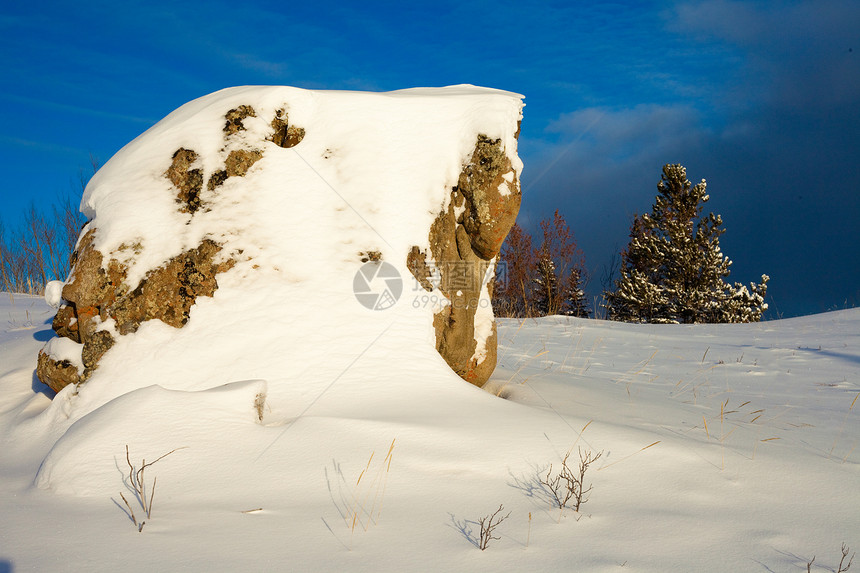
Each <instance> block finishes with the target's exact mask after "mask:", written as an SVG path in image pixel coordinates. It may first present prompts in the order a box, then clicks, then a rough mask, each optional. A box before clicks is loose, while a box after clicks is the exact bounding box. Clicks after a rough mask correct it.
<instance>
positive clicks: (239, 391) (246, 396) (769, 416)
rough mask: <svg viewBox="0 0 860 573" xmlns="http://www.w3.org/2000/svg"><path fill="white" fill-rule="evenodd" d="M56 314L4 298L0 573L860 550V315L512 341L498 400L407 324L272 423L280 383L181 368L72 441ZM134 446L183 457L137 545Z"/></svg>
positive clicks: (345, 361)
mask: <svg viewBox="0 0 860 573" xmlns="http://www.w3.org/2000/svg"><path fill="white" fill-rule="evenodd" d="M260 301H261V302H260V304H273V305H274V304H277V301H276V300H274V301H269V300H268V299H266V298H265V297H261V298H260ZM218 303H219V299H218V294H217V293H216V296H215V298H214V299H213V300H212V301H208V299H207V301H206V302H205V304H218ZM53 312H54V311H53V309H51V308H50V307H48V306H47V305H46V304H45V303H44V302H43V301H42V300H41V299H39V298H33V297H27V296H21V295H8V294H5V293H3V294H2V298H0V442H2V443H0V572H4V573H5V572H7V571H15V572H19V571H88V572H89V571H111V572H112V571H119V570H122V571H206V572H212V571H334V570H349V571H374V572H379V571H392V572H393V571H398V572H399V571H618V570H620V571H628V570H629V571H655V572H656V571H659V572H666V571H684V572H686V571H805V570H806V567H807V562H809V561H810V560H811V559H812V558H813V556H815V562H814V564H813V566H812V570H813V571H827V570H830V571H834V570H835V569H836V567H837V564H838V562H839V558H840V557H841V552H840V547H841V544H842V543H843V542H845V543H847V544H848V545H849V546H851V547H852V548H853V550H856V549H858V548H860V511H858V509H860V450H858V448H857V445H858V440H860V398H858V396H860V376H858V374H860V309H852V310H844V311H839V312H833V313H827V314H821V315H816V316H810V317H803V318H795V319H788V320H781V321H774V322H764V323H759V324H749V325H707V326H700V325H697V326H674V325H661V326H652V325H629V324H620V323H610V322H602V321H595V320H579V319H568V318H560V317H550V318H545V319H540V320H526V321H516V320H502V321H500V326H499V343H500V349H499V359H500V363H499V367H498V368H497V370H496V372H495V374H494V376H493V377H492V379H491V381H490V382H489V383H488V385H487V386H486V387H485V389H484V390H479V389H476V388H474V387H472V386H470V385H469V384H468V383H466V382H462V381H460V380H459V379H458V378H457V377H456V376H454V375H453V374H452V373H450V372H445V370H444V369H443V368H441V367H437V366H439V364H437V362H434V360H435V359H434V358H432V356H433V352H428V353H426V355H425V353H419V354H416V355H415V356H412V357H411V358H410V359H409V360H406V361H404V360H402V359H400V360H399V356H402V352H400V350H401V349H402V348H403V344H405V343H408V344H420V341H417V340H412V339H409V337H408V336H406V335H407V334H408V333H409V332H411V330H410V329H409V328H407V327H406V326H401V322H402V321H400V322H399V321H398V320H397V319H396V317H397V316H400V315H392V316H393V317H395V318H393V319H392V322H391V323H390V324H389V326H388V327H385V328H384V329H383V328H382V326H384V321H382V322H379V324H380V325H381V327H380V328H379V329H378V330H379V332H380V334H379V335H378V336H377V338H375V339H374V340H373V341H372V343H371V344H370V345H369V346H367V347H363V348H359V349H358V350H355V349H351V348H350V349H348V351H345V352H343V353H340V354H339V353H337V352H334V353H333V354H332V356H331V358H330V362H329V363H328V364H326V365H324V366H325V368H320V370H319V372H320V377H321V378H324V379H320V380H319V381H318V384H316V385H314V386H312V387H311V390H312V392H311V390H308V389H294V390H289V389H288V390H283V389H282V390H280V391H279V395H278V400H279V401H278V402H276V403H275V404H274V406H273V405H271V404H263V405H262V407H263V412H262V414H263V419H262V421H261V420H260V419H259V418H258V415H257V414H258V412H257V410H256V409H255V400H256V397H257V395H258V394H261V393H262V392H263V391H264V389H265V387H266V381H261V380H255V379H254V378H253V376H250V377H246V378H244V379H243V378H237V379H235V380H234V381H233V383H231V384H229V385H227V386H223V385H221V383H220V382H219V383H218V384H215V385H214V386H217V387H215V388H211V389H207V390H201V391H199V392H193V391H179V390H175V389H174V390H166V389H164V388H163V387H170V386H176V384H175V381H174V382H171V380H170V377H171V376H172V377H179V376H182V375H183V373H182V372H172V373H171V372H170V371H169V369H162V370H161V372H160V377H158V378H155V379H152V380H151V383H152V384H153V386H149V387H144V388H141V389H136V390H133V391H131V392H128V393H125V394H123V395H120V396H118V397H117V398H116V399H114V400H112V401H109V402H108V403H106V404H105V405H103V406H101V407H98V408H96V409H95V410H94V411H92V412H90V413H89V414H88V415H86V416H83V417H80V416H74V419H75V420H77V421H76V422H75V423H73V424H71V425H68V424H63V419H62V416H61V415H59V414H58V412H61V411H62V407H61V405H59V404H54V405H53V406H52V405H51V398H52V395H51V394H52V393H51V392H50V391H49V390H47V389H46V387H44V386H43V385H42V384H41V383H39V382H38V380H36V379H35V376H34V369H35V365H36V355H37V353H38V351H39V349H40V348H41V347H42V346H43V344H44V342H45V341H46V340H47V339H49V338H50V337H52V336H53V334H52V332H51V330H50V320H51V318H52V316H53ZM261 312H262V311H261ZM192 323H193V315H192V321H191V323H189V325H190V324H192ZM374 324H376V323H374ZM273 328H277V326H276V325H274V326H273ZM311 334H312V333H311ZM404 337H405V338H404ZM204 340H205V339H204ZM428 347H429V348H430V350H431V351H432V345H430V344H429V343H428ZM167 354H169V353H167ZM410 360H411V362H410ZM404 362H405V363H404ZM438 362H439V363H441V359H439V360H438ZM441 365H442V366H444V363H441ZM316 366H317V365H315V364H308V365H306V367H307V370H308V371H310V372H312V371H313V368H315V367H316ZM296 370H297V369H296V368H295V367H291V368H290V371H296ZM129 374H130V375H133V374H134V373H133V372H130V373H129ZM389 389H390V391H388V390H389ZM290 392H296V401H297V403H298V404H301V407H300V408H299V409H297V410H296V411H290V410H289V406H288V405H289V403H290V399H291V398H290V396H291V394H290ZM308 392H311V394H313V395H310V394H308ZM305 394H308V395H305ZM278 409H279V411H273V410H278ZM126 445H127V446H128V447H129V450H130V452H131V457H132V461H133V462H134V463H136V464H138V465H139V462H140V459H141V458H146V460H148V461H152V460H154V459H156V458H157V457H158V456H160V455H162V454H165V453H167V452H169V451H171V450H173V449H175V448H182V449H178V450H176V451H175V452H173V453H172V454H170V455H169V456H167V457H165V458H163V459H162V460H160V461H158V462H157V463H156V464H155V465H153V466H151V467H149V468H148V469H147V471H146V473H145V481H146V482H147V483H150V482H151V480H152V479H153V478H156V477H157V478H158V481H157V488H156V490H155V496H154V502H153V509H152V515H151V517H150V518H148V519H146V520H145V521H146V524H145V526H144V528H143V530H142V531H141V532H138V530H137V528H136V527H134V525H133V524H132V522H131V520H130V519H129V517H128V516H127V514H126V511H127V510H126V509H125V505H124V503H123V501H122V499H121V497H120V493H123V494H124V495H125V497H126V498H127V499H128V500H129V501H130V502H132V507H133V508H134V509H135V511H136V513H137V516H136V517H138V518H140V517H141V516H140V513H141V510H140V508H139V506H138V505H137V504H136V501H135V500H134V498H133V496H132V493H131V491H130V489H129V488H128V484H127V474H128V466H127V464H126V459H125V446H126ZM579 447H582V448H583V449H584V450H590V451H592V452H594V453H597V452H603V454H602V457H601V458H600V459H599V460H598V461H597V462H596V463H595V464H594V465H592V467H591V468H590V469H589V470H588V472H587V473H586V476H585V481H586V483H587V484H592V485H593V490H592V491H591V493H590V498H589V499H588V501H587V502H586V503H585V504H583V505H582V507H581V511H580V512H579V513H576V512H574V511H573V510H571V509H567V510H566V511H564V512H563V513H561V512H560V511H559V510H558V509H557V508H554V507H553V505H552V503H551V501H550V497H549V493H548V491H547V489H546V488H545V487H543V486H541V484H540V480H541V476H542V475H545V474H546V471H547V468H548V466H549V464H553V468H554V469H556V468H558V466H559V464H560V461H561V457H562V456H563V455H564V454H565V452H566V451H568V450H569V449H571V448H573V455H572V458H576V457H577V449H578V448H579ZM124 480H125V481H124ZM500 504H502V505H504V512H503V513H504V514H507V513H508V512H510V516H509V517H508V519H507V520H505V521H504V522H502V523H501V524H500V525H499V526H498V527H497V528H496V529H495V532H494V533H495V534H496V535H497V536H498V537H499V538H500V539H498V540H493V541H491V542H490V544H489V547H488V548H487V549H486V550H485V551H480V550H479V549H478V548H477V547H476V544H477V543H478V535H479V525H478V524H477V521H478V520H479V518H481V517H483V516H486V515H488V514H490V513H492V512H493V511H495V510H496V509H497V508H498V507H499V505H500ZM356 515H357V517H354V516H356ZM846 561H847V560H846ZM856 567H858V564H856V563H855V564H854V568H856Z"/></svg>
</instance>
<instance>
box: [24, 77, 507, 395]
mask: <svg viewBox="0 0 860 573" xmlns="http://www.w3.org/2000/svg"><path fill="white" fill-rule="evenodd" d="M520 99H521V96H517V95H516V94H509V93H506V92H499V91H496V90H487V89H484V88H475V87H472V86H456V87H452V88H439V89H425V90H404V91H401V92H391V93H388V94H359V93H337V92H308V91H305V90H298V89H295V88H233V89H230V90H223V91H222V92H218V93H216V94H212V95H210V96H207V97H205V98H201V99H200V100H195V101H194V102H191V103H189V104H187V105H186V106H183V108H180V109H179V110H177V111H176V112H174V113H173V114H171V115H170V116H168V117H167V118H165V119H164V120H162V122H159V124H157V125H156V126H154V127H153V128H151V129H150V130H149V131H148V132H146V133H144V134H143V135H142V136H140V137H139V138H138V139H137V140H135V141H134V142H132V143H131V144H129V145H128V146H126V148H124V149H123V150H121V151H120V152H119V153H118V154H117V155H116V156H115V157H114V158H113V159H112V160H111V161H110V162H108V164H107V165H106V166H105V167H104V168H103V169H102V170H101V171H100V172H99V173H98V174H96V176H95V177H94V178H93V180H92V181H91V183H90V185H89V186H88V187H87V191H86V193H85V196H84V200H83V203H82V208H83V210H84V212H85V214H86V215H87V216H88V217H89V218H90V222H89V223H88V224H87V225H86V226H85V227H84V230H83V231H82V233H81V237H80V239H79V241H78V245H77V248H76V250H75V253H74V256H73V265H72V271H71V273H70V276H69V278H68V280H67V281H66V282H65V284H64V285H62V289H61V293H62V294H61V300H57V301H56V302H57V303H58V304H59V305H60V306H59V308H58V311H57V314H56V317H55V318H54V321H53V329H54V331H55V332H56V334H57V338H55V339H52V340H50V341H49V342H48V343H47V344H46V346H45V348H44V349H43V350H42V351H41V352H40V354H39V358H38V367H37V375H38V377H39V379H40V380H42V381H43V382H44V383H45V384H47V385H48V386H50V387H51V388H52V389H54V390H55V391H58V392H59V391H61V390H62V389H63V388H65V387H66V386H70V385H71V386H74V388H75V395H77V390H78V389H79V388H82V387H83V385H84V383H85V382H86V383H87V384H86V385H87V386H89V385H90V384H92V383H94V382H93V380H94V379H95V378H96V377H98V376H99V367H100V365H101V364H102V362H103V360H104V359H105V358H106V357H108V356H112V355H113V354H114V353H116V352H120V354H117V355H116V361H117V362H118V363H119V362H122V361H123V360H126V361H127V358H123V357H127V356H135V357H136V358H135V360H136V361H137V366H138V367H139V368H140V369H143V370H146V369H147V368H150V367H152V372H153V375H154V373H155V372H164V371H165V368H163V367H159V368H155V367H154V365H156V364H157V363H158V361H159V360H167V359H168V358H167V356H168V354H170V352H174V351H173V350H171V351H170V352H168V351H167V350H166V349H167V348H168V346H165V345H171V344H172V345H176V344H180V341H181V344H184V345H185V350H184V351H183V352H182V353H181V354H180V355H178V356H179V358H171V359H170V360H173V361H174V362H179V363H182V364H184V363H186V362H187V367H183V366H182V364H177V365H176V367H175V368H174V369H173V370H170V371H176V370H181V371H182V375H183V376H184V377H187V378H185V379H184V380H185V381H184V382H183V381H180V380H173V381H168V382H164V381H161V380H160V381H159V383H164V384H165V385H166V386H168V387H170V386H172V387H182V388H185V387H188V388H200V387H205V386H206V384H210V385H211V383H214V382H215V381H216V380H212V378H213V376H216V374H213V373H217V372H220V371H224V370H225V369H226V368H227V366H229V367H230V368H237V361H238V363H240V364H245V363H247V364H246V366H247V368H248V369H250V370H254V372H255V373H256V375H258V376H260V375H265V376H266V377H268V378H273V377H274V378H278V376H281V377H287V378H291V379H292V380H294V381H295V379H296V378H297V377H300V376H299V374H295V373H300V372H302V371H301V370H300V369H298V368H297V367H296V366H294V365H293V364H294V362H295V360H302V359H305V360H309V361H313V360H319V358H318V357H317V358H314V357H313V355H314V353H315V352H317V353H319V354H322V349H320V348H319V347H320V342H319V340H318V339H317V338H316V336H319V337H320V338H321V339H323V340H325V341H326V343H327V344H331V345H334V346H337V345H338V344H341V345H342V348H347V347H349V348H351V347H352V346H351V345H359V346H360V340H356V336H355V333H354V332H353V333H352V334H344V329H343V328H340V327H338V325H337V324H333V323H335V322H337V321H338V319H339V318H340V319H341V320H343V321H345V322H346V321H349V322H351V323H355V322H356V319H355V318H354V317H356V316H363V315H359V314H356V313H359V312H367V311H366V310H363V309H361V308H358V309H356V308H354V307H358V306H359V305H358V304H357V303H356V298H355V297H354V296H353V293H352V292H349V291H348V290H346V291H345V289H344V288H343V285H345V284H352V283H351V282H348V281H349V277H351V276H352V275H353V274H354V273H356V270H357V269H359V268H360V267H361V265H362V264H366V265H382V264H389V265H391V268H392V269H393V272H394V273H395V274H399V276H402V278H403V279H411V278H414V282H415V285H414V288H413V289H412V291H408V292H409V293H410V294H409V295H408V296H411V297H413V298H412V300H400V301H398V302H399V310H395V311H392V312H394V313H395V314H396V315H397V316H398V317H400V318H399V319H401V318H402V319H404V320H409V321H417V322H415V323H416V325H419V326H420V325H421V324H427V326H428V327H429V328H431V329H432V332H433V337H434V339H435V348H436V350H437V351H438V352H439V354H440V355H441V356H442V357H443V358H444V360H445V362H446V363H447V364H448V365H449V366H450V367H451V369H453V370H454V372H456V373H457V374H458V375H459V376H460V377H462V378H463V379H465V380H467V381H469V382H471V383H473V384H476V385H481V384H483V383H484V382H485V381H486V380H487V379H488V378H489V376H490V374H491V373H492V371H493V369H494V367H495V363H496V338H495V324H494V321H493V314H492V306H491V297H492V290H493V276H494V268H495V267H494V263H495V258H496V257H497V255H498V253H499V249H500V248H501V244H502V242H503V241H504V239H505V236H506V235H507V233H508V230H509V229H510V228H511V226H512V225H513V222H514V219H515V218H516V214H517V211H518V209H519V205H520V198H521V196H520V189H519V172H520V169H521V163H520V162H519V159H518V157H517V155H516V138H517V136H518V133H519V120H520V117H521V111H520V110H521V107H522V103H521V101H520ZM375 274H376V273H370V274H367V276H369V277H372V276H375ZM362 276H365V275H362ZM224 280H226V281H227V283H226V284H228V287H226V288H227V289H228V291H229V292H227V293H225V294H224V295H223V299H222V300H220V301H219V302H217V303H215V304H211V305H208V306H207V305H204V306H206V308H204V309H202V310H198V308H199V307H200V301H201V300H204V299H212V298H214V297H217V296H218V291H219V289H221V288H222V284H223V281H224ZM337 285H341V286H337ZM368 288H370V287H368ZM52 292H59V291H58V289H57V288H54V289H52ZM261 292H270V293H271V295H272V296H273V297H277V298H278V300H280V301H282V302H281V306H280V308H279V309H278V310H277V311H273V312H270V314H272V313H275V314H278V313H282V314H283V318H281V319H280V320H281V321H282V322H284V323H289V326H288V327H286V326H285V327H284V329H282V330H281V331H279V332H278V333H277V336H276V337H275V338H276V339H277V340H275V341H273V340H271V338H272V337H271V336H270V335H269V336H267V337H266V336H264V335H262V334H260V335H259V336H260V339H259V340H257V341H254V340H253V337H254V332H255V327H254V324H253V321H254V320H255V319H254V317H252V316H250V313H249V312H248V311H247V310H245V311H241V312H240V311H239V310H236V311H235V314H236V315H237V316H233V314H231V310H230V304H234V305H236V304H239V305H240V306H241V304H247V303H245V302H244V301H246V300H247V299H248V298H252V297H254V296H259V293H261ZM420 293H427V294H428V295H432V298H433V300H434V304H433V305H430V306H426V305H425V307H424V308H418V307H419V306H422V305H418V304H415V301H417V300H419V294H420ZM240 300H241V301H243V303H241V304H240V303H236V302H232V303H231V302H229V301H240ZM410 303H412V304H410ZM348 305H351V306H348ZM216 308H217V311H216V310H215V309H216ZM314 308H315V309H316V312H314ZM216 312H217V313H220V314H215V313H216ZM200 313H203V314H200ZM382 313H383V311H378V312H376V313H375V314H373V315H372V316H371V317H367V318H364V319H361V320H363V321H364V322H363V324H366V330H367V331H368V333H370V332H371V331H374V329H375V328H376V326H375V325H376V324H377V323H378V322H379V321H381V320H383V318H382V317H383V314H382ZM398 313H399V314H398ZM240 315H241V316H240ZM323 315H325V316H328V317H329V318H328V319H326V320H322V319H320V321H319V322H317V321H316V319H314V318H313V317H315V316H317V317H322V316H323ZM195 321H199V324H198V326H200V327H201V328H204V325H209V324H214V325H217V328H220V327H221V324H222V323H225V324H230V325H232V330H229V331H228V330H226V329H225V332H230V333H231V334H232V335H234V336H236V343H237V350H236V353H237V355H236V356H234V357H225V356H221V355H210V354H207V352H206V351H207V349H206V348H205V346H206V344H205V343H202V344H199V345H198V344H194V343H193V337H194V336H196V337H198V339H199V340H203V339H204V338H205V337H204V336H203V335H201V334H194V335H188V336H186V337H176V336H171V335H170V334H169V331H164V329H163V328H160V327H159V328H148V329H147V335H146V336H140V335H139V334H138V333H139V332H143V326H144V325H147V324H151V323H158V324H162V325H166V326H169V327H170V328H172V329H176V330H182V329H185V328H186V327H187V326H188V325H189V323H195ZM205 328H210V329H211V328H212V327H211V326H206V327H205ZM259 331H260V330H259V328H258V329H257V332H259ZM374 332H375V331H374ZM415 332H420V328H419V330H416V331H415ZM210 334H211V333H210ZM368 337H369V338H372V337H370V334H368ZM126 340H128V341H129V342H128V343H125V342H123V341H126ZM221 340H223V336H222V337H221ZM373 340H374V341H375V339H373ZM132 341H133V342H132ZM189 341H192V342H191V343H189ZM339 341H340V342H339ZM121 342H123V344H120V343H121ZM430 343H431V344H433V343H434V342H433V341H431V342H430ZM240 344H241V345H244V346H243V348H245V350H243V351H241V352H240V351H239V350H238V345H240ZM266 344H274V345H276V346H277V347H278V348H280V349H283V350H282V351H283V352H286V355H285V358H286V359H287V362H284V360H280V361H274V360H270V354H271V353H269V354H264V353H262V352H260V353H258V349H259V348H260V347H261V346H265V345H266ZM314 344H316V346H314ZM118 348H119V350H117V349H118ZM132 348H134V350H133V351H132ZM209 351H210V352H211V349H209ZM221 354H223V353H221ZM170 355H171V356H172V354H170ZM204 356H206V357H207V358H204ZM137 357H140V358H139V359H138V358H137ZM243 361H244V362H243ZM222 362H223V366H221V367H220V368H221V370H220V371H219V370H218V368H219V367H218V365H217V364H220V363H222ZM270 363H271V364H272V365H274V364H275V363H278V364H280V365H281V366H280V368H281V369H280V370H278V368H276V367H274V366H272V367H271V368H270V367H269V364H270ZM204 364H205V365H206V367H202V366H201V365H204ZM284 364H290V365H291V366H290V367H289V368H291V369H289V368H288V370H289V372H293V373H294V374H290V375H289V376H288V375H287V374H286V373H285V371H284V370H283V365H284ZM192 365H193V366H192ZM114 368H115V369H114V370H113V371H111V372H109V373H106V374H105V375H104V380H102V382H101V383H100V384H103V385H110V384H119V382H118V381H117V377H116V372H118V370H116V368H117V366H115V367H114ZM267 368H268V369H269V371H267ZM226 376H227V375H226V374H225V377H226ZM139 378H140V380H141V381H136V382H124V383H125V384H127V385H129V387H133V386H135V385H136V386H141V385H143V382H142V380H143V379H144V378H145V376H144V375H140V377H139ZM224 381H229V380H224ZM298 381H299V382H300V381H301V380H298ZM183 384H184V385H183ZM270 387H271V384H270ZM275 394H277V389H276V390H275ZM111 395H112V394H111V392H107V393H106V394H105V399H107V398H108V397H110V396H111Z"/></svg>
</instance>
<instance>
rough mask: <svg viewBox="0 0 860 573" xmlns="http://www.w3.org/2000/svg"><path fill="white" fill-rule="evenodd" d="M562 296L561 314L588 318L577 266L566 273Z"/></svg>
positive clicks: (580, 276)
mask: <svg viewBox="0 0 860 573" xmlns="http://www.w3.org/2000/svg"><path fill="white" fill-rule="evenodd" d="M562 298H563V300H562V308H561V314H564V315H567V316H576V317H579V318H588V307H587V306H586V302H585V291H584V290H582V273H581V272H580V270H579V268H573V269H571V271H570V273H569V274H568V275H567V283H566V284H565V285H564V292H563V293H562Z"/></svg>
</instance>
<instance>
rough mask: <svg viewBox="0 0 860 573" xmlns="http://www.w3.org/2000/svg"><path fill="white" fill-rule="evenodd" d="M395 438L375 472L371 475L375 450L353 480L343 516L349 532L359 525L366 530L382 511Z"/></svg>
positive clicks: (375, 521)
mask: <svg viewBox="0 0 860 573" xmlns="http://www.w3.org/2000/svg"><path fill="white" fill-rule="evenodd" d="M396 440H397V439H396V438H395V439H393V440H391V445H390V446H389V447H388V453H387V454H386V455H385V458H383V460H382V463H381V464H380V465H379V467H378V468H377V470H376V473H375V474H373V475H371V464H372V463H373V457H374V456H375V455H376V451H373V452H371V454H370V458H369V459H368V460H367V464H366V465H365V467H364V469H363V470H361V473H360V474H359V476H358V479H357V480H356V481H355V491H354V492H353V494H352V503H350V504H349V506H348V507H347V513H346V516H345V517H344V519H345V521H346V524H347V526H348V527H349V528H350V534H353V533H355V528H356V526H360V527H361V528H362V529H364V531H367V530H368V529H369V528H370V526H371V525H376V524H377V523H378V521H379V515H380V514H381V512H382V503H383V501H384V500H385V490H386V488H387V486H388V474H389V473H390V472H391V461H392V459H393V458H394V443H395V441H396Z"/></svg>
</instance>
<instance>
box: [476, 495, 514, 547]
mask: <svg viewBox="0 0 860 573" xmlns="http://www.w3.org/2000/svg"><path fill="white" fill-rule="evenodd" d="M504 509H505V506H504V505H502V504H499V509H497V510H496V511H494V512H493V513H491V514H489V515H485V516H484V517H482V518H481V519H479V520H478V523H479V524H480V526H481V536H480V538H479V539H478V548H479V549H480V550H481V551H483V550H485V549H486V548H487V546H488V545H489V544H490V541H492V540H493V539H500V538H499V537H496V536H495V535H493V531H494V530H495V529H496V527H498V526H499V525H500V524H501V523H502V522H503V521H504V520H506V519H507V518H508V517H510V515H511V512H510V511H509V512H508V513H506V514H505V515H501V513H502V511H504Z"/></svg>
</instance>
